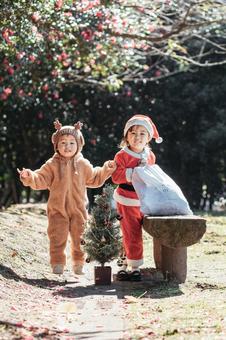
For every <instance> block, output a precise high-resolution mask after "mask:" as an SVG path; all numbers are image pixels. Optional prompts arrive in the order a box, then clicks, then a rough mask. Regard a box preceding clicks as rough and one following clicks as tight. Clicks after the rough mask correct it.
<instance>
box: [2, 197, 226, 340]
mask: <svg viewBox="0 0 226 340" xmlns="http://www.w3.org/2000/svg"><path fill="white" fill-rule="evenodd" d="M224 222H225V220H222V226H223V223H224ZM46 226H47V219H46V216H45V205H44V204H41V205H40V204H38V205H32V204H30V205H17V206H13V207H11V208H10V209H8V210H7V211H5V212H0V339H1V340H3V339H4V340H9V339H16V340H33V339H53V340H55V339H67V340H72V339H73V340H79V339H91V340H92V339H98V340H116V339H117V340H119V339H125V340H129V339H143V340H144V339H167V338H169V339H170V340H174V339H192V340H193V339H200V340H201V339H211V340H213V339H214V340H215V339H216V340H221V339H222V340H223V339H225V338H226V274H225V273H226V261H225V254H226V251H225V245H226V232H225V229H222V226H221V225H217V226H215V225H213V226H212V225H211V224H210V225H209V230H208V232H207V234H206V236H205V238H204V239H203V241H202V244H197V245H194V246H192V247H189V253H188V257H189V272H188V279H187V281H186V283H185V284H183V285H177V284H175V283H168V282H165V281H164V280H163V277H162V276H161V274H160V273H156V272H152V271H151V272H150V271H145V270H143V274H144V280H143V281H142V282H141V283H120V282H115V281H114V282H112V285H110V286H99V287H98V286H95V285H94V280H93V264H87V265H86V268H85V275H84V276H75V275H73V274H72V273H71V270H70V263H68V267H67V270H66V271H65V273H64V275H62V276H56V275H53V274H51V273H50V268H49V264H48V239H47V236H46ZM222 230H223V234H222ZM218 231H219V232H218ZM145 242H146V243H148V247H146V249H147V248H150V246H149V245H150V244H151V242H150V239H149V238H148V239H146V240H145ZM145 257H146V262H148V261H151V260H150V258H151V252H150V253H146V254H145ZM111 265H112V268H113V272H114V273H115V272H116V270H117V268H116V265H115V263H112V264H111ZM213 311H214V312H213ZM209 334H210V337H209Z"/></svg>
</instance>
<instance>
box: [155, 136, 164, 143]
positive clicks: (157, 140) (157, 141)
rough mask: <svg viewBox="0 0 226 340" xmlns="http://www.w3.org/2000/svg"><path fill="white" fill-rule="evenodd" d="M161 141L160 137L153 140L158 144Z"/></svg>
mask: <svg viewBox="0 0 226 340" xmlns="http://www.w3.org/2000/svg"><path fill="white" fill-rule="evenodd" d="M162 141H163V139H162V137H158V138H156V140H155V142H156V143H158V144H160V143H162Z"/></svg>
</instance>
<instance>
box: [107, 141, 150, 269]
mask: <svg viewBox="0 0 226 340" xmlns="http://www.w3.org/2000/svg"><path fill="white" fill-rule="evenodd" d="M115 161H116V164H117V169H116V170H115V172H114V173H113V175H112V181H113V182H114V183H116V184H119V186H118V187H117V188H116V189H115V192H114V199H115V201H116V202H117V210H118V213H119V214H120V216H121V217H122V219H121V220H120V224H121V229H122V234H123V247H124V251H125V254H126V259H127V264H128V265H130V266H132V267H139V266H141V265H142V264H143V240H142V220H143V214H142V213H141V211H140V201H139V199H138V196H137V194H136V192H135V190H134V187H133V185H132V183H131V182H132V172H133V168H135V167H137V166H139V165H140V164H150V165H151V164H154V163H155V155H154V153H153V152H152V151H151V150H150V149H149V148H148V147H146V148H145V149H144V151H143V152H142V153H136V152H133V151H132V150H130V149H129V148H128V147H125V148H123V149H122V150H120V151H119V152H118V153H117V154H116V155H115Z"/></svg>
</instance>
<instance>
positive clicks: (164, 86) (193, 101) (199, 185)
mask: <svg viewBox="0 0 226 340" xmlns="http://www.w3.org/2000/svg"><path fill="white" fill-rule="evenodd" d="M225 19H226V4H225V1H221V0H215V1H213V0H199V1H198V0H193V1H191V0H188V1H180V0H178V1H174V0H153V1H147V0H140V1H139V3H138V2H137V1H133V0H128V1H126V0H124V1H122V0H121V1H120V0H118V1H115V0H111V1H108V0H90V1H88V0H81V1H72V0H71V1H69V0H64V1H63V0H45V1H44V0H34V1H28V0H2V1H1V4H0V30H1V34H0V118H1V119H0V141H1V145H0V154H1V159H2V161H1V163H0V193H1V194H2V195H1V196H2V200H1V202H0V205H7V204H9V202H12V201H13V202H17V201H20V200H21V193H22V191H21V190H22V189H21V187H20V184H19V183H18V182H17V181H16V179H15V176H16V168H17V167H22V166H27V167H31V168H33V169H34V168H37V167H39V166H40V165H41V164H42V162H43V161H44V160H46V159H47V157H49V156H50V155H51V153H52V147H51V143H50V135H51V132H52V130H51V129H52V122H53V120H54V118H56V117H59V118H60V120H61V121H62V122H63V123H73V122H75V120H76V119H77V120H78V119H81V120H82V121H83V123H84V129H83V133H84V135H85V139H86V147H85V150H84V151H85V153H86V155H87V156H88V158H89V159H90V160H91V161H93V162H94V164H100V163H101V162H102V161H104V160H106V159H107V158H110V157H112V156H113V154H114V152H115V151H116V147H117V144H118V143H119V141H120V137H121V129H122V127H123V124H124V123H125V120H126V119H127V118H128V117H129V116H130V115H132V114H134V113H136V112H140V113H141V112H142V113H147V114H151V116H153V112H154V113H157V114H156V115H154V117H153V119H154V121H155V122H157V123H160V126H161V127H162V129H161V130H162V131H163V129H164V130H165V131H166V132H165V135H166V136H163V137H164V139H167V141H168V143H167V145H166V144H165V145H163V146H161V147H160V150H158V151H157V152H158V153H159V159H160V161H161V162H162V163H163V165H164V166H166V167H167V169H169V171H171V176H172V177H173V178H175V177H174V174H177V175H176V176H178V180H179V184H182V186H183V188H184V189H185V193H186V192H188V191H189V190H190V191H191V192H190V193H189V194H190V197H191V198H192V202H193V203H194V204H193V205H194V206H196V207H199V206H200V197H202V190H203V186H205V185H207V186H208V190H207V195H211V197H212V198H213V199H214V198H215V197H216V196H217V195H219V193H220V192H222V187H223V185H224V183H225V182H224V181H225V176H224V175H223V174H224V171H225V145H224V144H223V142H222V141H223V138H221V137H220V136H222V134H224V133H225V123H224V118H223V117H224V104H222V96H223V93H224V92H225V81H224V78H223V75H224V72H225V67H224V65H223V64H225V63H226V55H225V53H226V35H225V33H226V25H225V22H226V21H225ZM210 66H213V67H212V68H210ZM201 68H203V72H201V71H200V69H201ZM188 71H191V72H190V75H189V72H188ZM171 75H174V76H175V77H174V78H172V77H169V76H171ZM180 82H181V83H180ZM219 84H221V85H220V87H219ZM197 94H198V95H197ZM197 115H198V118H197ZM192 122H193V123H192ZM222 122H223V124H222ZM190 124H192V128H190V129H188V128H187V127H188V126H190ZM120 127H121V129H120ZM200 129H201V131H202V132H201V133H200ZM191 131H192V136H191ZM175 136H176V139H175ZM198 136H200V138H199V137H198ZM191 137H192V138H193V137H194V139H195V141H196V142H195V143H194V144H193V145H192V147H190V140H191ZM174 142H175V143H174ZM172 144H173V146H172V147H169V145H172ZM207 154H211V162H210V161H209V160H208V157H206V155H207ZM216 155H219V156H216ZM189 169H190V170H189ZM210 169H211V171H210ZM213 169H216V171H217V174H216V175H215V176H214V175H213V172H212V171H213ZM189 171H190V172H191V173H192V178H191V179H190V180H187V178H188V176H189ZM210 174H211V175H210ZM194 178H195V180H194ZM213 178H215V179H216V180H215V181H213ZM176 179H177V178H176Z"/></svg>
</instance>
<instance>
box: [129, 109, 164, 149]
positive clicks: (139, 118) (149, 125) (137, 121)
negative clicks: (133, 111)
mask: <svg viewBox="0 0 226 340" xmlns="http://www.w3.org/2000/svg"><path fill="white" fill-rule="evenodd" d="M134 125H141V126H144V127H145V128H146V129H147V131H148V132H149V134H150V137H151V139H152V138H154V139H155V142H156V143H162V141H163V139H162V137H159V133H158V130H157V128H156V126H155V124H154V123H153V121H152V120H151V118H149V117H148V116H145V115H134V116H133V117H131V118H130V119H129V120H128V121H127V123H126V125H125V128H124V137H125V136H126V134H127V132H128V130H129V129H130V128H131V127H132V126H134Z"/></svg>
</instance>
